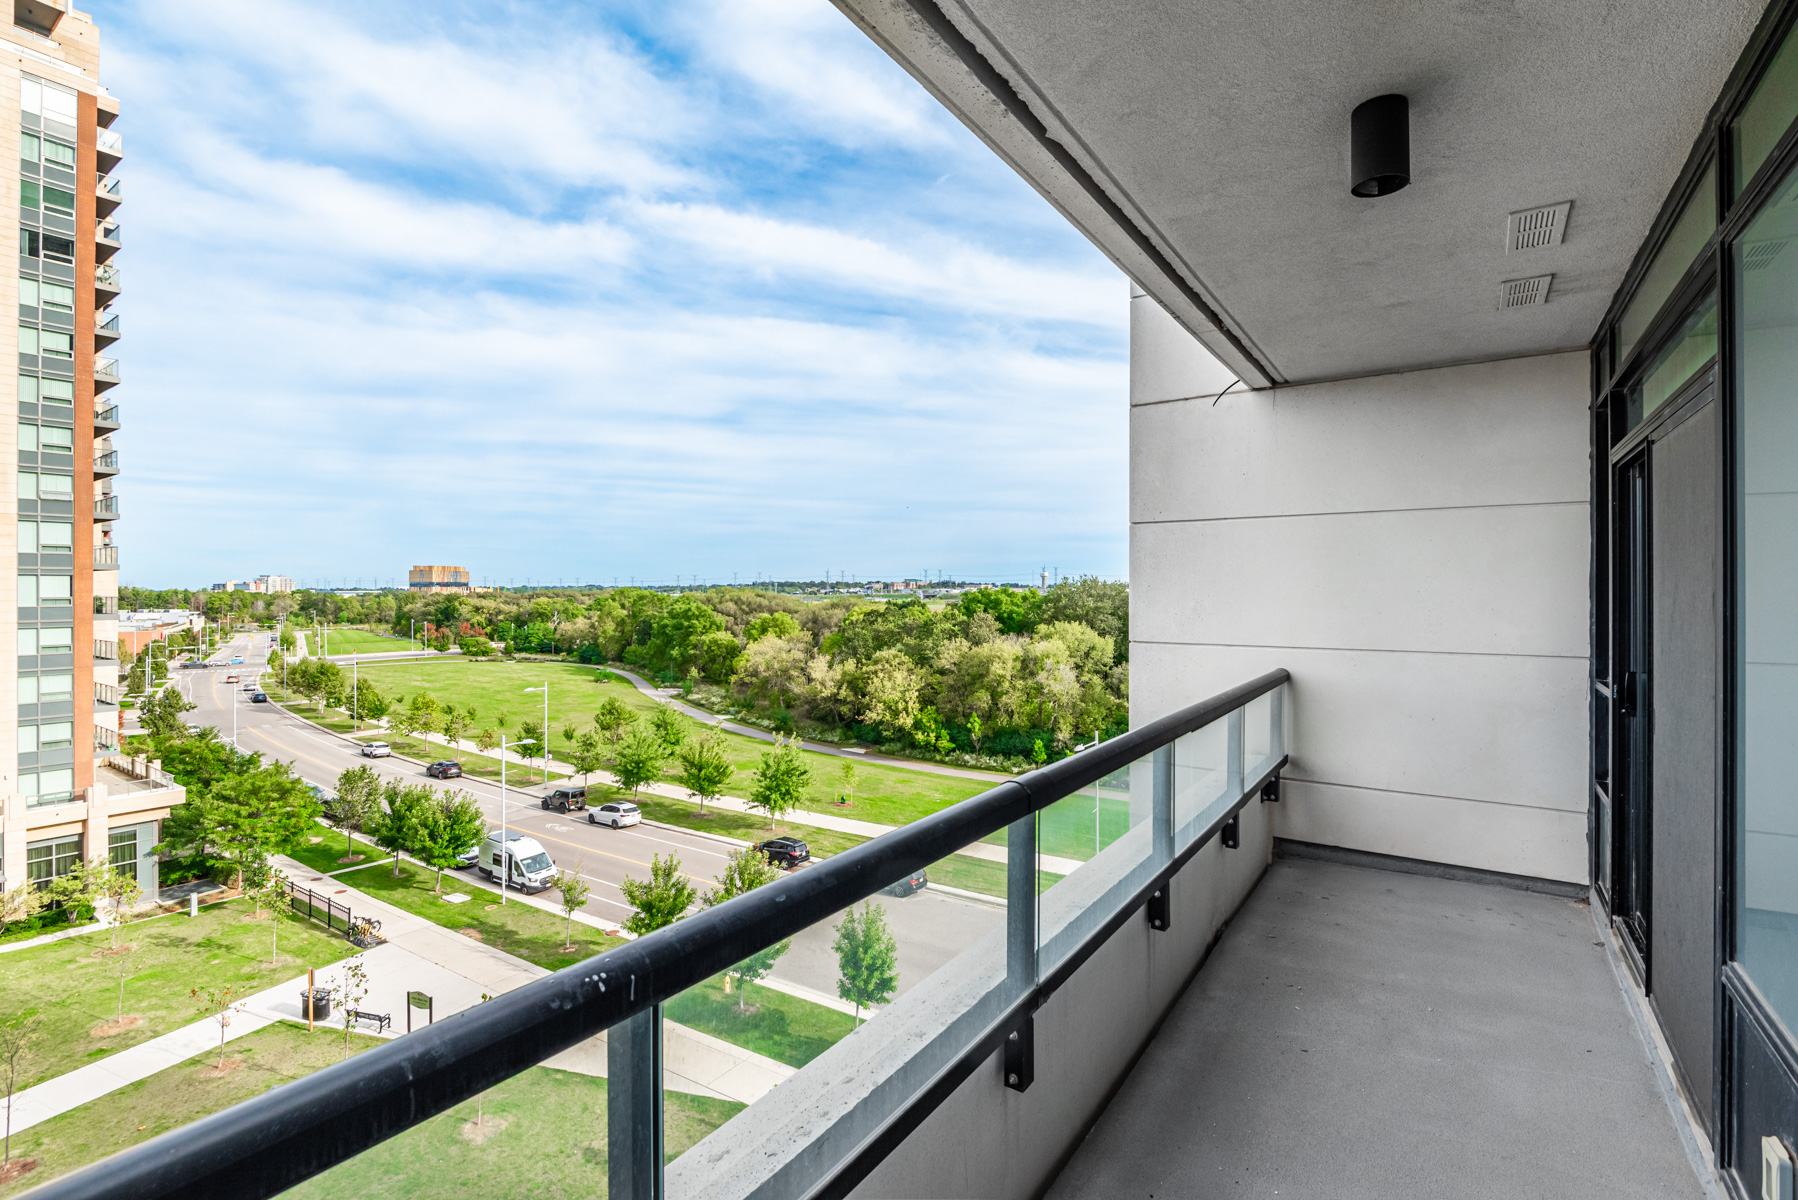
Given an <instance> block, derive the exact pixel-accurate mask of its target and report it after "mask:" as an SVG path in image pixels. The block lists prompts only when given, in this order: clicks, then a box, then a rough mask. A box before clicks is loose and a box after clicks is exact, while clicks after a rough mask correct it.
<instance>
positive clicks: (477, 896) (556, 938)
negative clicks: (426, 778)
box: [337, 834, 624, 971]
mask: <svg viewBox="0 0 1798 1200" xmlns="http://www.w3.org/2000/svg"><path fill="white" fill-rule="evenodd" d="M338 836H339V837H341V836H342V835H341V834H340V835H338ZM341 844H342V843H341V842H340V843H339V845H341ZM337 881H338V883H339V884H340V885H342V886H346V887H353V888H355V889H356V890H357V891H360V892H364V893H366V894H368V895H370V896H373V897H374V898H375V899H377V900H382V901H385V902H386V903H388V904H391V905H393V906H394V907H395V908H399V909H404V910H405V911H406V912H409V913H413V914H414V915H416V916H420V917H423V918H424V919H425V920H427V921H430V922H433V923H434V924H437V925H441V926H443V927H444V928H445V929H453V930H455V931H456V932H457V933H460V934H462V935H463V936H465V937H469V938H473V939H474V940H475V941H477V942H480V943H482V944H483V945H487V946H492V947H493V948H494V949H496V950H503V951H505V952H506V953H507V954H510V955H512V956H514V957H516V958H522V959H524V960H525V961H526V962H530V963H535V964H537V965H538V966H540V967H542V968H543V969H544V970H546V971H559V970H561V969H562V968H563V967H566V966H571V965H573V964H574V963H577V962H580V961H581V960H583V959H587V958H591V957H593V956H594V955H595V954H598V953H599V952H600V951H602V950H610V949H611V948H612V947H614V946H622V945H624V939H623V938H615V937H611V936H608V935H607V934H605V933H604V932H602V931H601V930H598V929H595V928H593V927H592V926H591V925H583V924H581V923H580V922H578V921H577V922H575V924H574V935H573V936H574V940H573V945H574V949H573V950H563V949H562V947H563V946H564V945H566V944H568V942H567V941H566V935H567V933H568V921H567V918H565V917H561V916H557V915H556V914H554V913H547V912H544V911H543V910H542V909H540V908H537V907H535V906H534V905H530V904H523V903H520V902H519V901H517V900H516V899H513V900H509V901H508V902H507V903H505V904H501V903H500V900H499V894H498V893H497V892H490V891H488V890H487V889H486V888H484V887H470V886H469V885H468V881H467V880H466V879H464V878H463V877H462V875H461V873H459V872H456V871H445V872H444V873H443V891H442V893H441V894H440V893H438V892H436V891H434V890H433V889H434V888H435V887H436V884H437V872H435V871H432V870H428V869H426V868H424V867H420V866H418V865H416V864H414V863H409V862H404V861H402V862H401V863H400V873H399V876H398V877H397V878H396V877H395V876H394V874H393V860H392V858H391V857H388V858H385V859H380V860H377V861H376V862H374V863H373V864H371V865H369V866H366V867H363V868H362V869H361V870H359V871H353V872H351V873H349V874H347V875H339V876H337ZM458 893H460V894H463V895H466V896H468V899H467V900H464V901H462V902H461V903H459V904H453V903H451V902H450V901H448V900H445V899H444V896H449V895H455V894H458ZM350 907H351V908H352V909H354V908H355V905H354V904H351V905H350Z"/></svg>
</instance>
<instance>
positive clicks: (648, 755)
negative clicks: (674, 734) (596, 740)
mask: <svg viewBox="0 0 1798 1200" xmlns="http://www.w3.org/2000/svg"><path fill="white" fill-rule="evenodd" d="M667 758H668V751H667V749H666V748H665V747H664V746H663V745H662V742H661V739H660V738H658V737H656V736H655V735H654V734H652V733H650V732H649V731H647V730H642V729H639V730H637V731H636V732H635V733H633V734H631V735H630V736H629V737H627V738H625V739H624V741H623V743H621V744H620V745H619V747H618V749H617V751H616V752H615V753H614V754H613V755H612V775H613V776H614V777H615V778H616V779H617V780H618V786H619V787H621V788H629V789H630V790H631V799H633V800H635V799H636V798H637V791H638V789H640V788H641V787H642V786H643V785H644V784H646V783H650V782H652V781H653V780H656V779H658V778H660V777H661V774H662V763H663V762H665V761H666V760H667Z"/></svg>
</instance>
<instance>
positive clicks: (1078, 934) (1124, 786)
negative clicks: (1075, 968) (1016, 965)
mask: <svg viewBox="0 0 1798 1200" xmlns="http://www.w3.org/2000/svg"><path fill="white" fill-rule="evenodd" d="M1154 794H1155V756H1154V755H1152V754H1150V755H1144V756H1143V757H1141V758H1139V759H1136V760H1135V761H1134V762H1131V763H1129V764H1127V765H1125V766H1123V767H1120V768H1119V769H1117V770H1115V771H1113V772H1111V773H1110V774H1109V775H1106V776H1105V777H1104V778H1102V779H1100V780H1099V781H1098V782H1096V783H1093V784H1090V785H1088V786H1087V787H1084V788H1081V789H1080V790H1079V791H1077V792H1075V793H1073V794H1072V795H1070V796H1066V797H1063V798H1062V799H1060V800H1057V801H1056V802H1055V803H1053V804H1051V805H1049V806H1048V807H1046V808H1044V809H1043V810H1042V811H1040V812H1039V813H1038V814H1037V870H1038V872H1039V876H1038V878H1039V884H1038V886H1039V887H1041V888H1042V893H1041V898H1040V900H1039V902H1038V903H1039V906H1040V913H1039V917H1038V924H1039V932H1038V953H1037V974H1038V977H1039V978H1040V977H1042V976H1043V975H1045V974H1047V973H1048V972H1050V971H1052V970H1054V969H1055V967H1057V966H1058V965H1060V963H1061V962H1062V961H1063V960H1064V959H1065V958H1066V957H1067V956H1068V955H1069V954H1070V953H1071V952H1072V951H1073V950H1074V948H1075V947H1077V946H1078V945H1079V944H1080V943H1081V942H1082V941H1083V940H1085V938H1086V936H1087V935H1088V934H1090V933H1091V932H1092V931H1093V930H1094V929H1096V928H1097V927H1098V926H1099V925H1102V924H1103V923H1104V922H1105V921H1106V920H1107V919H1108V918H1109V917H1110V916H1111V915H1112V913H1113V912H1114V911H1115V909H1116V907H1117V905H1119V904H1121V903H1123V902H1124V901H1123V898H1124V896H1126V895H1127V894H1130V893H1134V891H1135V890H1136V889H1137V888H1139V887H1141V886H1142V885H1143V883H1145V882H1146V881H1147V880H1148V878H1149V877H1150V876H1152V875H1153V874H1154V872H1155V870H1156V869H1157V867H1158V866H1160V864H1161V861H1162V860H1163V859H1164V858H1165V855H1158V854H1157V852H1156V847H1155V846H1154V838H1153V835H1152V830H1153V826H1154V822H1153V820H1152V817H1153V811H1154Z"/></svg>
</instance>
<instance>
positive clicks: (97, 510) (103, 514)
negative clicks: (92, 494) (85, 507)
mask: <svg viewBox="0 0 1798 1200" xmlns="http://www.w3.org/2000/svg"><path fill="white" fill-rule="evenodd" d="M118 519H119V498H118V497H117V496H100V497H98V498H96V499H95V500H94V520H96V521H116V520H118Z"/></svg>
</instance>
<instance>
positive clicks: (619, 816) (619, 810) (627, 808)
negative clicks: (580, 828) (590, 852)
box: [587, 800, 643, 829]
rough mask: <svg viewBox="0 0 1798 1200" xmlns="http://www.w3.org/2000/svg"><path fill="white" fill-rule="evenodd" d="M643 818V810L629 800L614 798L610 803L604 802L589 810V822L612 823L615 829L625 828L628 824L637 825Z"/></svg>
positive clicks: (598, 823)
mask: <svg viewBox="0 0 1798 1200" xmlns="http://www.w3.org/2000/svg"><path fill="white" fill-rule="evenodd" d="M642 819H643V813H642V810H640V809H639V808H638V807H637V806H636V805H635V804H632V803H631V802H630V801H629V800H614V801H612V802H611V803H609V804H602V805H600V806H599V807H598V808H590V809H588V810H587V824H589V825H610V826H611V827H612V828H613V829H623V828H624V827H625V826H626V825H635V824H636V823H637V822H639V821H641V820H642Z"/></svg>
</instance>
